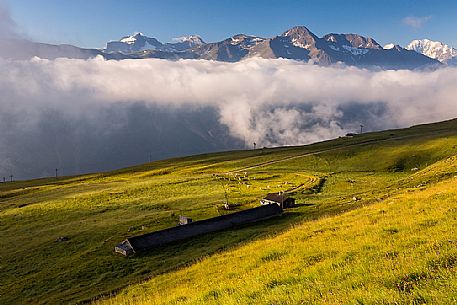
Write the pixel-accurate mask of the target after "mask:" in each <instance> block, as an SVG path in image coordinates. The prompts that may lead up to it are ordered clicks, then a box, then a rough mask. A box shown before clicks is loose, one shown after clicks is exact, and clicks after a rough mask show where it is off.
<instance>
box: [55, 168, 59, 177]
mask: <svg viewBox="0 0 457 305" xmlns="http://www.w3.org/2000/svg"><path fill="white" fill-rule="evenodd" d="M58 173H59V169H58V168H56V180H57V179H58V177H59V174H58Z"/></svg>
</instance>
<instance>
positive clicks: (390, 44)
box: [383, 43, 395, 50]
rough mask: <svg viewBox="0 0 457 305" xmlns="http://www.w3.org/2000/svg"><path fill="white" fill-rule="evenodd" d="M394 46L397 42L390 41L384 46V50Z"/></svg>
mask: <svg viewBox="0 0 457 305" xmlns="http://www.w3.org/2000/svg"><path fill="white" fill-rule="evenodd" d="M393 48H395V44H393V43H388V44H386V45H385V46H384V47H383V49H384V50H392V49H393Z"/></svg>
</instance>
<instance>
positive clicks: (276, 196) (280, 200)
mask: <svg viewBox="0 0 457 305" xmlns="http://www.w3.org/2000/svg"><path fill="white" fill-rule="evenodd" d="M260 204H261V205H268V204H277V205H279V206H280V207H281V208H283V209H284V208H290V207H293V206H294V205H295V198H292V197H289V196H288V195H287V194H286V193H284V192H279V193H268V194H267V196H265V198H263V199H262V200H260Z"/></svg>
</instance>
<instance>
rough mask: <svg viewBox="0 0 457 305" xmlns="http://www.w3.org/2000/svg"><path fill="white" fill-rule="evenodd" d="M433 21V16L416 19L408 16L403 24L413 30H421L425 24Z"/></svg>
mask: <svg viewBox="0 0 457 305" xmlns="http://www.w3.org/2000/svg"><path fill="white" fill-rule="evenodd" d="M430 19H432V16H423V17H414V16H408V17H405V18H403V24H405V25H407V26H409V27H412V28H413V29H420V28H421V27H422V26H423V25H424V24H426V23H427V22H428V21H430Z"/></svg>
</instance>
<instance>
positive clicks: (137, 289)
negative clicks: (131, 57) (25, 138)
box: [0, 120, 457, 304]
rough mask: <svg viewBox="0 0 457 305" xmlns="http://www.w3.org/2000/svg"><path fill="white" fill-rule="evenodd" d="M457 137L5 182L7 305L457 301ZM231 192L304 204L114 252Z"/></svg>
mask: <svg viewBox="0 0 457 305" xmlns="http://www.w3.org/2000/svg"><path fill="white" fill-rule="evenodd" d="M456 130H457V120H451V121H447V122H442V123H437V124H430V125H421V126H416V127H412V128H408V129H402V130H391V131H384V132H377V133H367V134H363V135H358V136H355V137H351V138H347V137H344V138H339V139H335V140H332V141H326V142H321V143H316V144H313V145H307V146H300V147H283V148H275V149H258V150H255V151H254V150H250V151H233V152H224V153H216V154H207V155H198V156H192V157H186V158H179V159H170V160H164V161H157V162H152V163H148V164H144V165H141V166H137V167H132V168H127V169H123V170H119V171H114V172H109V173H99V174H91V175H85V176H78V177H64V178H60V179H58V180H55V179H39V180H31V181H21V182H13V183H2V184H0V232H1V235H0V236H1V237H0V247H1V248H2V250H3V251H2V252H1V254H0V270H1V272H2V277H1V279H0V303H1V304H27V303H34V304H45V303H46V304H57V303H76V302H82V301H88V300H91V299H93V298H96V297H98V296H100V295H109V294H110V293H112V292H114V291H117V292H119V295H118V296H117V297H114V298H113V299H109V298H108V299H106V300H102V301H100V302H101V303H103V304H105V303H108V304H118V303H125V304H131V303H132V302H131V300H133V301H135V302H133V303H145V304H149V303H150V304H161V303H166V302H168V303H170V304H175V303H189V304H201V303H202V302H203V303H214V304H224V303H225V304H234V303H239V304H249V303H252V304H259V303H261V304H273V303H274V304H297V303H341V302H343V303H354V304H357V303H358V304H366V303H379V302H380V301H381V300H382V301H383V302H385V303H421V302H422V303H424V302H428V303H442V304H445V303H447V304H451V303H453V302H454V303H456V302H457V301H456V300H457V287H456V286H455V283H456V282H457V281H456V279H457V276H456V275H455V274H456V272H455V271H456V268H457V263H456V261H457V251H456V247H457V244H456V240H455V236H456V222H455V220H456V217H457V214H456V205H455V200H456V198H457V191H456V189H455V183H456V180H455V179H456V178H455V176H456V175H457V160H456V158H455V155H457V131H456ZM225 190H226V191H227V193H228V199H229V201H230V203H233V204H236V205H237V207H236V210H239V209H246V208H249V207H254V206H257V205H258V201H259V199H261V198H262V197H263V196H264V195H265V194H266V193H269V192H277V191H285V190H289V191H290V192H292V193H293V194H294V197H295V198H296V199H297V202H298V204H299V205H298V207H296V208H293V209H290V210H287V211H286V212H285V213H284V215H283V216H281V217H278V218H274V219H270V220H268V221H266V222H262V223H258V224H255V225H249V226H244V227H241V228H238V229H235V230H228V231H224V232H219V233H212V234H208V235H205V236H202V237H198V238H193V239H191V240H188V241H186V242H183V243H179V244H172V245H169V246H164V247H162V248H160V249H155V250H153V251H150V252H148V253H145V254H142V255H137V256H134V257H131V258H125V257H121V256H117V255H114V254H113V253H112V249H113V246H114V245H115V244H116V243H117V242H119V241H121V240H123V239H124V238H126V237H129V236H133V235H138V234H142V233H145V232H151V231H155V230H159V229H162V228H166V227H170V226H174V225H175V224H176V223H177V220H178V216H179V215H186V216H189V217H192V218H193V219H195V220H199V219H205V218H209V217H213V216H217V215H219V214H220V213H223V212H222V211H221V210H220V209H218V207H220V206H221V205H222V204H223V202H224V198H225V195H224V191H225ZM59 237H65V238H67V239H68V240H65V238H64V239H59ZM148 278H150V280H148V281H145V282H144V283H143V284H138V283H140V282H142V281H144V280H145V279H148ZM132 284H133V285H132ZM128 285H132V286H129V287H128V288H126V289H125V290H124V289H123V288H125V287H127V286H128ZM121 289H122V290H121Z"/></svg>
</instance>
